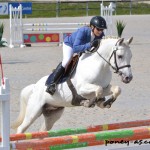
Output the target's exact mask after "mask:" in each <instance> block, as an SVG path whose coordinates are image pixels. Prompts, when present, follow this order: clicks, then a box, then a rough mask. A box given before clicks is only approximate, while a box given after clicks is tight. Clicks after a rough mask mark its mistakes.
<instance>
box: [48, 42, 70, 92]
mask: <svg viewBox="0 0 150 150" xmlns="http://www.w3.org/2000/svg"><path fill="white" fill-rule="evenodd" d="M72 55H73V50H72V48H71V47H69V46H67V45H65V44H63V61H62V63H60V64H59V65H58V66H57V68H56V69H55V71H54V72H53V74H52V78H49V77H50V76H49V77H48V79H47V81H46V85H47V89H46V92H48V93H49V94H51V95H53V94H54V93H55V91H56V85H57V84H58V82H59V81H60V79H61V77H62V75H63V74H64V72H65V68H66V66H67V64H68V63H69V61H70V60H71V58H72ZM49 80H50V81H49Z"/></svg>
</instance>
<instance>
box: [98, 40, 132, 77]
mask: <svg viewBox="0 0 150 150" xmlns="http://www.w3.org/2000/svg"><path fill="white" fill-rule="evenodd" d="M117 43H118V41H117ZM117 43H116V44H115V46H114V47H113V52H112V54H111V56H110V58H109V61H107V60H106V59H105V58H104V57H103V56H102V55H101V54H100V53H99V52H98V51H96V52H97V54H98V55H99V56H100V57H101V58H102V59H103V60H104V61H105V62H107V63H108V64H109V65H110V66H111V67H112V69H113V70H115V72H114V73H118V74H119V75H121V74H122V72H121V71H119V70H120V69H122V68H126V67H128V68H129V67H131V65H124V66H120V67H118V64H117V56H116V51H117V50H119V49H118V46H117ZM113 56H114V63H115V67H114V66H112V65H111V63H110V60H111V58H112V57H113Z"/></svg>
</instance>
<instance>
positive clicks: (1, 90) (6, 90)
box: [0, 78, 10, 150]
mask: <svg viewBox="0 0 150 150" xmlns="http://www.w3.org/2000/svg"><path fill="white" fill-rule="evenodd" d="M0 103H1V111H2V114H1V134H2V135H1V137H2V142H1V144H0V150H10V141H9V135H10V86H9V80H8V79H7V78H4V84H3V81H2V82H1V86H0Z"/></svg>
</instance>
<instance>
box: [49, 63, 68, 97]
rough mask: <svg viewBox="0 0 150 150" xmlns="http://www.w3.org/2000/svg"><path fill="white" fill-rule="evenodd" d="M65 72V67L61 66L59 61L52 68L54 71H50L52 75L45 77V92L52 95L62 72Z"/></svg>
mask: <svg viewBox="0 0 150 150" xmlns="http://www.w3.org/2000/svg"><path fill="white" fill-rule="evenodd" d="M64 72H65V68H64V67H63V66H62V64H61V63H60V64H59V65H58V66H57V68H56V69H55V70H54V72H53V73H52V77H51V78H49V77H50V76H49V77H48V79H47V81H46V85H47V89H46V92H47V93H49V94H51V95H53V94H54V93H55V91H56V85H57V83H58V82H59V80H60V78H61V76H62V75H63V74H64Z"/></svg>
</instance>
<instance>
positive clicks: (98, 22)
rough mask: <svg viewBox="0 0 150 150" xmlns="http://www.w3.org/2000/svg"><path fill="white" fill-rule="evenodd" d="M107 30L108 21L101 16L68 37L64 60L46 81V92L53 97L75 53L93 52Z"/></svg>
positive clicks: (64, 45) (65, 41)
mask: <svg viewBox="0 0 150 150" xmlns="http://www.w3.org/2000/svg"><path fill="white" fill-rule="evenodd" d="M104 29H107V25H106V21H105V19H104V18H103V17H101V16H95V17H93V18H92V19H91V20H90V26H84V27H81V28H79V29H78V30H77V31H75V32H74V33H72V34H71V35H69V36H67V37H66V38H65V39H64V42H63V60H62V63H60V64H59V65H58V66H57V68H56V69H55V71H54V72H53V73H52V77H50V76H49V77H48V79H47V81H46V86H47V89H46V92H48V93H49V94H51V95H53V94H54V93H55V91H56V85H57V84H58V82H59V80H60V78H61V77H62V75H63V74H64V72H65V68H66V67H67V65H68V63H69V62H70V60H71V59H72V56H73V54H74V53H80V52H85V51H89V52H92V51H93V47H94V48H96V47H97V46H98V43H99V42H98V39H102V37H103V36H104V32H103V30H104Z"/></svg>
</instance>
